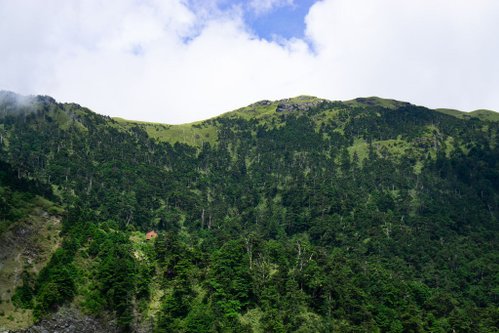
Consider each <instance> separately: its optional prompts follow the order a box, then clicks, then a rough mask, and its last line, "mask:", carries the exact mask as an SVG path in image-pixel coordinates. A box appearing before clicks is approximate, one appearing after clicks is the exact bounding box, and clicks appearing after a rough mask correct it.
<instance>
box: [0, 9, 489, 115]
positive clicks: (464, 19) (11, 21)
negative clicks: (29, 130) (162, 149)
mask: <svg viewBox="0 0 499 333" xmlns="http://www.w3.org/2000/svg"><path fill="white" fill-rule="evenodd" d="M498 17H499V1H497V0H473V1H469V0H404V1H401V0H320V1H311V0H246V1H243V0H120V1H102V0H71V1H60V0H44V1H39V0H23V1H18V0H4V1H0V45H2V52H0V89H3V90H11V91H15V92H18V93H21V94H44V95H50V96H53V97H54V98H56V99H57V100H59V101H66V102H76V103H79V104H81V105H84V106H87V107H89V108H90V109H92V110H94V111H96V112H98V113H101V114H106V115H110V116H119V117H124V118H128V119H138V120H145V121H156V122H165V123H185V122H191V121H196V120H201V119H206V118H210V117H213V116H216V115H218V114H221V113H223V112H227V111H230V110H233V109H236V108H239V107H242V106H245V105H247V104H250V103H253V102H255V101H258V100H262V99H270V100H275V99H282V98H288V97H292V96H297V95H302V94H306V95H314V96H318V97H322V98H327V99H331V100H347V99H352V98H356V97H361V96H380V97H385V98H393V99H398V100H403V101H408V102H412V103H414V104H419V105H425V106H428V107H433V108H437V107H447V108H456V109H461V110H464V111H471V110H474V109H479V108H488V109H494V110H499V95H498V94H497V91H499V62H498V61H497V59H499V42H498V40H497V35H499V19H498Z"/></svg>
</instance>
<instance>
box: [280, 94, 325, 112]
mask: <svg viewBox="0 0 499 333" xmlns="http://www.w3.org/2000/svg"><path fill="white" fill-rule="evenodd" d="M324 102H325V101H324V100H323V99H319V98H315V97H310V96H300V97H295V98H290V99H284V100H282V101H280V102H279V104H277V108H276V112H293V111H306V110H309V109H311V108H314V107H317V106H318V105H320V104H322V103H324Z"/></svg>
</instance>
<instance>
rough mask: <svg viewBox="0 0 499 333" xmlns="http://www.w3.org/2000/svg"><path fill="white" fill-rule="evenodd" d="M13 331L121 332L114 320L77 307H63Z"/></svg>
mask: <svg viewBox="0 0 499 333" xmlns="http://www.w3.org/2000/svg"><path fill="white" fill-rule="evenodd" d="M8 332H12V333H14V332H15V333H52V332H58V333H76V332H78V333H114V332H119V330H118V329H117V327H116V323H115V322H114V321H110V322H106V321H104V320H98V319H95V318H92V317H89V316H85V315H84V314H82V313H81V312H80V311H78V310H77V309H75V308H69V307H65V308H61V309H60V310H59V311H58V312H57V313H55V314H53V315H52V316H51V317H48V318H46V319H43V320H41V321H40V322H38V323H37V324H35V325H33V326H31V327H29V328H27V329H23V330H19V331H8Z"/></svg>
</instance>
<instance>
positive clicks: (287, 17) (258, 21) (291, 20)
mask: <svg viewBox="0 0 499 333" xmlns="http://www.w3.org/2000/svg"><path fill="white" fill-rule="evenodd" d="M315 2H316V1H314V0H300V1H294V2H293V3H288V4H283V5H281V6H277V7H275V8H273V9H271V10H269V11H267V12H263V13H256V12H255V11H252V10H246V11H245V15H244V17H245V21H246V22H247V24H248V25H249V26H250V27H251V29H252V30H253V31H254V32H255V33H256V34H257V35H258V36H259V37H261V38H265V39H267V40H273V39H275V38H276V37H280V38H286V39H289V38H303V37H304V33H305V16H307V14H308V11H309V10H310V7H311V6H312V5H313V4H314V3H315Z"/></svg>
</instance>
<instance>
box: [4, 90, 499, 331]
mask: <svg viewBox="0 0 499 333" xmlns="http://www.w3.org/2000/svg"><path fill="white" fill-rule="evenodd" d="M5 96H6V97H5ZM0 101H2V102H1V103H0V124H1V127H0V128H1V133H2V146H3V149H4V151H3V153H2V159H4V160H5V161H7V162H8V163H10V164H11V165H12V169H13V170H15V173H16V175H17V176H18V177H19V178H24V179H36V180H37V181H38V182H40V183H43V184H45V185H46V186H50V187H51V188H52V190H53V192H54V193H55V194H56V195H57V196H58V197H59V199H58V200H60V201H61V202H62V203H63V204H64V206H65V208H66V210H67V215H66V216H65V218H64V219H63V222H62V230H63V242H62V244H61V246H60V248H59V249H58V250H57V251H56V253H55V255H54V256H53V257H52V260H51V261H50V262H49V263H48V264H47V265H46V266H45V268H44V269H43V270H42V271H41V272H40V273H39V274H38V275H37V277H36V279H35V281H34V283H33V285H32V286H31V287H30V288H31V289H29V290H30V292H31V294H32V297H31V298H30V299H29V302H28V303H29V304H28V305H27V307H28V308H31V309H32V310H33V313H34V316H35V317H36V318H43V317H44V316H46V315H47V314H49V313H51V312H54V311H56V310H57V309H58V307H59V306H61V305H63V304H68V303H71V304H72V305H73V306H75V307H76V308H78V309H80V310H81V311H82V312H83V313H84V314H87V315H96V316H101V317H104V318H106V319H115V320H116V324H117V325H118V327H120V328H121V329H122V330H142V331H159V332H162V331H180V332H211V331H227V332H230V331H234V332H235V331H237V332H242V331H253V332H269V331H271V332H279V331H282V332H292V331H299V332H307V331H310V332H330V331H342V332H375V331H381V332H402V331H406V332H423V331H434V332H447V331H453V330H455V331H456V332H469V331H473V332H494V330H495V328H496V326H497V325H496V324H497V323H496V320H497V317H496V313H497V311H496V309H497V306H498V298H497V293H496V285H497V283H496V277H497V274H498V272H499V269H498V265H497V263H498V262H499V260H498V259H499V251H498V245H497V244H499V242H498V241H497V235H498V227H497V217H498V213H499V207H498V202H499V197H498V195H499V171H498V170H499V168H498V165H497V164H498V161H499V146H498V136H497V134H498V130H499V123H498V122H495V121H491V120H488V119H493V118H494V117H490V116H488V117H487V118H486V119H485V118H483V119H481V118H479V117H457V116H455V115H448V114H445V113H442V112H437V111H434V110H429V109H427V108H424V107H418V106H414V105H411V104H409V103H404V102H398V101H393V100H383V99H379V98H362V99H357V100H353V101H347V102H332V101H327V100H323V99H318V98H314V97H309V96H301V97H297V98H293V99H287V100H281V101H261V102H258V103H255V104H253V105H250V106H248V107H245V108H242V109H239V110H236V111H234V112H230V113H227V114H224V115H222V116H220V117H216V118H213V119H210V120H206V121H202V122H198V123H195V124H188V125H180V126H171V125H161V124H150V123H141V122H133V121H126V120H123V119H111V118H109V117H103V116H99V115H97V114H95V113H92V112H91V111H89V110H87V109H84V108H81V107H80V106H78V105H75V104H59V103H56V102H55V101H54V100H53V99H51V98H49V97H33V98H30V99H26V98H19V97H18V96H16V95H12V94H10V95H9V94H5V93H4V97H3V98H0ZM151 229H154V230H156V231H158V233H159V236H158V238H157V239H153V240H151V241H146V240H145V232H146V231H148V230H151Z"/></svg>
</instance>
